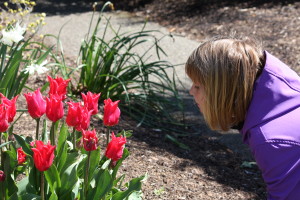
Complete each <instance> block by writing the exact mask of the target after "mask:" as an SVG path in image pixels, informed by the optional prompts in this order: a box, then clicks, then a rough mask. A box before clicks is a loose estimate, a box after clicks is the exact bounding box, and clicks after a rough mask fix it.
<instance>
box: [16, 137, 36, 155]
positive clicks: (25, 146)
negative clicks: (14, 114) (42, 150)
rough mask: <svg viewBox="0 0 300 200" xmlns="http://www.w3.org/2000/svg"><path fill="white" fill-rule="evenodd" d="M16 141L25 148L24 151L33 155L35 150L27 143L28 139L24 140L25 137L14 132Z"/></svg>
mask: <svg viewBox="0 0 300 200" xmlns="http://www.w3.org/2000/svg"><path fill="white" fill-rule="evenodd" d="M13 135H14V137H15V139H16V141H17V142H18V144H19V145H20V146H21V147H22V148H23V151H24V152H25V153H26V154H28V155H30V156H33V152H32V150H31V149H30V147H29V145H28V144H27V143H26V141H25V140H24V138H23V137H21V136H19V135H17V134H13Z"/></svg>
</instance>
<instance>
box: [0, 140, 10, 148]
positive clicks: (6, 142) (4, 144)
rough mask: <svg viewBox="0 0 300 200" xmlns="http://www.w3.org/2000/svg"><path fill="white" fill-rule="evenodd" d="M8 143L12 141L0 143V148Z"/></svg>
mask: <svg viewBox="0 0 300 200" xmlns="http://www.w3.org/2000/svg"><path fill="white" fill-rule="evenodd" d="M10 143H12V141H9V142H5V143H2V144H1V145H0V148H2V147H4V146H6V145H8V144H10Z"/></svg>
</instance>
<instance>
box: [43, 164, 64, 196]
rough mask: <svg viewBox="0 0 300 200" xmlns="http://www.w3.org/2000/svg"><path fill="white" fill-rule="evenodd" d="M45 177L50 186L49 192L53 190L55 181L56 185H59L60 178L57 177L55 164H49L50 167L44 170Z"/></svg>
mask: <svg viewBox="0 0 300 200" xmlns="http://www.w3.org/2000/svg"><path fill="white" fill-rule="evenodd" d="M44 174H45V178H46V180H47V182H48V184H49V186H50V190H51V192H55V183H56V184H57V187H58V188H60V187H61V180H60V177H59V173H58V171H57V168H56V167H55V165H51V167H50V168H49V169H48V170H47V171H45V172H44Z"/></svg>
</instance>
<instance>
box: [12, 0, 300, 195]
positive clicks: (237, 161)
mask: <svg viewBox="0 0 300 200" xmlns="http://www.w3.org/2000/svg"><path fill="white" fill-rule="evenodd" d="M47 2H48V1H39V3H38V6H39V5H40V6H39V7H38V9H37V11H45V10H43V9H48V11H49V12H50V11H51V12H50V13H52V14H56V13H57V12H59V13H65V14H68V12H70V8H73V7H70V5H71V4H70V2H69V1H60V2H61V5H60V6H57V8H59V9H60V10H59V11H54V10H53V9H55V8H51V5H53V4H47ZM82 2H83V1H76V2H75V3H74V2H72V5H73V6H74V9H73V10H74V11H76V12H82V11H85V9H87V7H89V6H87V5H88V3H86V4H83V3H82ZM112 2H113V3H114V4H115V7H116V8H119V9H121V8H122V9H127V10H130V11H131V12H132V13H134V14H136V15H138V16H143V17H148V18H149V20H151V21H155V22H158V23H160V24H161V25H163V26H166V27H168V28H169V30H170V32H173V33H174V34H181V35H182V36H185V37H189V38H191V39H194V40H197V41H199V42H201V41H202V40H204V39H205V38H208V37H211V36H215V35H224V34H229V33H234V32H236V34H238V35H248V36H252V37H255V38H257V39H259V40H261V41H262V43H263V46H264V47H265V49H266V50H268V51H269V52H271V53H272V54H274V55H276V56H277V57H279V58H281V59H282V60H283V61H285V62H286V63H287V64H289V65H290V66H291V67H292V68H294V69H295V70H296V71H297V72H300V66H299V64H300V59H299V55H300V37H299V31H300V3H299V2H298V1H226V0H223V1H217V0H214V1H200V0H188V1H187V0H165V1H163V2H162V1H159V0H152V1H150V0H148V1H142V0H140V1H139V0H136V1H133V0H124V1H122V2H121V3H120V2H119V1H116V2H114V1H112ZM48 3H49V2H48ZM89 3H90V1H89ZM45 5H46V6H45ZM54 5H55V4H54ZM68 5H69V7H68ZM78 5H81V8H82V9H80V6H79V7H78ZM82 5H85V6H82ZM43 6H44V7H43ZM67 8H69V9H67ZM39 9H40V10H39ZM37 78H38V79H35V80H31V81H30V83H29V84H32V85H34V87H35V88H37V87H38V85H39V84H41V81H40V80H46V79H45V77H37ZM18 102H22V100H19V101H18ZM19 106H20V108H24V106H25V105H24V104H23V105H19ZM188 119H189V118H188ZM31 121H32V120H31V119H30V118H29V116H28V115H27V116H26V117H24V118H22V120H20V121H19V122H18V123H17V124H16V127H22V129H21V128H19V129H18V128H17V129H15V131H16V132H17V131H20V132H22V133H24V134H31V133H32V132H34V130H31V127H32V125H31V123H30V122H31ZM190 122H192V123H194V122H195V121H193V119H191V121H190ZM100 124H101V122H99V121H97V120H93V125H94V126H95V127H96V128H97V129H98V132H99V133H100V132H101V129H100V128H99V127H100ZM197 124H198V125H197V126H195V127H190V128H189V129H186V130H185V131H186V133H187V135H185V136H182V137H179V140H180V141H181V142H182V143H184V144H186V145H188V146H189V148H190V149H189V150H185V149H182V148H179V147H178V146H177V145H176V144H174V143H172V142H170V140H166V137H165V133H162V132H157V131H155V130H154V129H152V128H146V127H136V125H137V124H136V122H135V121H133V120H132V119H130V118H128V117H126V116H124V115H123V116H122V117H121V121H120V124H119V125H118V126H117V127H115V128H114V130H115V131H117V130H122V129H125V130H133V136H132V137H131V138H129V139H128V143H127V144H126V147H127V148H128V149H129V152H130V153H131V155H130V157H129V158H128V159H127V160H126V161H125V162H124V165H123V166H122V168H121V171H120V174H121V173H125V174H126V176H127V178H128V179H130V178H133V177H137V176H141V175H143V174H145V173H148V175H149V178H148V180H147V181H146V182H145V183H144V184H143V193H144V199H148V200H156V199H157V200H160V199H165V200H177V199H178V200H180V199H190V200H199V199H226V200H227V199H230V200H231V199H265V198H266V189H265V185H264V183H263V180H262V178H261V173H260V171H259V170H258V169H257V167H256V166H255V165H254V166H252V167H246V166H244V167H243V166H242V163H243V162H244V161H252V160H251V159H250V160H245V159H244V156H243V155H242V154H240V153H238V152H233V151H231V150H230V149H228V148H227V147H226V146H224V145H222V144H220V143H218V142H217V141H216V140H215V138H214V137H213V136H212V135H213V134H210V136H209V134H202V135H196V134H192V133H194V132H195V129H201V130H203V131H202V132H210V131H209V130H208V128H207V127H206V126H205V124H204V122H203V121H199V122H197ZM188 133H191V134H188ZM101 137H102V138H103V135H102V134H101ZM102 141H104V138H103V139H102Z"/></svg>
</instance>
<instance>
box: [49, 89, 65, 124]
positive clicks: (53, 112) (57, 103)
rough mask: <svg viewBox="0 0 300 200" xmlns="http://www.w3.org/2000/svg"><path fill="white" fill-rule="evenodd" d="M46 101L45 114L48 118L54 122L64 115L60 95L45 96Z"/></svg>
mask: <svg viewBox="0 0 300 200" xmlns="http://www.w3.org/2000/svg"><path fill="white" fill-rule="evenodd" d="M46 102H47V105H46V115H47V117H48V119H49V120H51V121H52V122H56V121H57V120H59V119H61V118H62V117H63V116H64V105H63V102H62V99H61V97H60V96H58V95H52V96H51V97H50V98H46Z"/></svg>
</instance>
